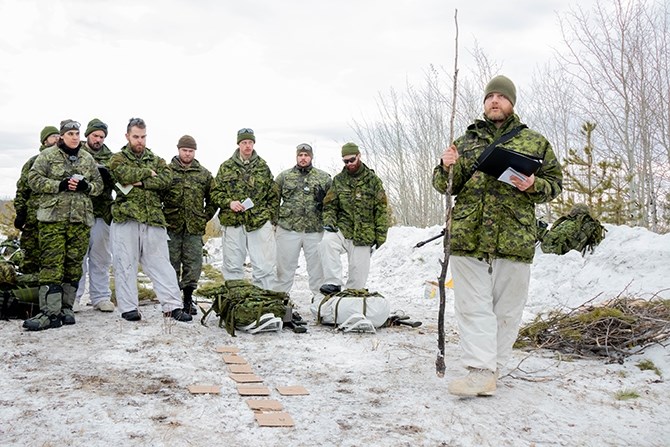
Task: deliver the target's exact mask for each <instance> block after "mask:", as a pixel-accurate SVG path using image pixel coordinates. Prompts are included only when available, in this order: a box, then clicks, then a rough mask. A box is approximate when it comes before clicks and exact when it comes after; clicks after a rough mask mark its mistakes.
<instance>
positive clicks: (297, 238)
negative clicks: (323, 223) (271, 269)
mask: <svg viewBox="0 0 670 447" xmlns="http://www.w3.org/2000/svg"><path fill="white" fill-rule="evenodd" d="M275 235H276V238H277V286H276V290H277V291H279V292H286V293H288V292H290V291H291V287H292V286H293V279H294V277H295V271H296V270H297V268H298V259H299V258H300V249H302V251H303V253H304V256H305V263H306V264H307V275H308V277H309V289H310V290H311V291H312V295H316V294H317V293H319V287H321V285H322V284H324V282H323V270H322V268H321V256H320V255H319V242H321V238H322V236H323V233H321V232H314V233H301V232H297V231H289V230H285V229H284V228H282V227H279V226H278V227H277V231H276V233H275Z"/></svg>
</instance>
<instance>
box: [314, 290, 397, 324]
mask: <svg viewBox="0 0 670 447" xmlns="http://www.w3.org/2000/svg"><path fill="white" fill-rule="evenodd" d="M311 311H312V313H313V314H314V315H315V316H316V321H317V323H320V324H334V325H337V326H339V325H340V324H342V323H344V322H345V321H347V319H348V318H349V317H351V316H352V315H354V314H363V315H364V316H365V318H367V319H368V320H370V321H371V322H372V324H373V325H374V327H377V328H378V327H381V326H383V325H384V323H386V320H388V318H389V315H390V314H391V304H390V303H389V302H388V300H387V299H386V298H384V297H383V296H382V295H381V294H380V293H378V292H368V290H367V289H345V290H343V291H341V292H339V293H336V294H334V295H326V296H325V297H323V299H322V300H321V302H314V303H312V307H311Z"/></svg>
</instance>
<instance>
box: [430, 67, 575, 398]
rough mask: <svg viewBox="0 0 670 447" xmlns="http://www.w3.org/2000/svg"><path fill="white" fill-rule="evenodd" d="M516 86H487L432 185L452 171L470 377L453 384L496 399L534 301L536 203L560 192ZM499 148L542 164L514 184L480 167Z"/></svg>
mask: <svg viewBox="0 0 670 447" xmlns="http://www.w3.org/2000/svg"><path fill="white" fill-rule="evenodd" d="M515 103H516V87H515V86H514V83H513V82H512V81H511V80H510V79H508V78H507V77H505V76H496V77H494V78H493V79H491V81H490V82H489V83H488V84H487V85H486V88H485V90H484V115H483V117H481V118H480V119H476V120H475V122H474V123H473V124H471V125H470V126H468V128H467V130H466V131H465V134H464V135H463V136H461V137H460V138H458V139H456V141H455V142H454V143H453V144H452V145H451V146H450V147H448V148H447V149H445V150H444V153H443V154H442V157H441V159H440V163H439V164H438V166H436V167H435V169H434V170H433V186H434V187H435V189H437V190H438V191H439V192H440V193H443V194H444V193H445V192H446V190H447V182H448V177H449V169H450V168H451V169H452V170H453V188H452V190H451V193H452V194H453V195H455V196H456V205H455V206H454V209H453V214H452V216H451V247H450V249H451V257H450V258H449V267H450V269H451V273H452V275H453V279H454V311H455V314H456V321H457V323H458V328H459V333H460V345H461V351H462V361H463V363H464V365H465V366H466V367H467V369H468V374H467V375H466V376H464V377H462V378H458V379H455V380H453V381H451V382H450V383H449V386H448V391H449V393H451V394H454V395H457V396H490V395H492V394H494V393H495V391H496V382H497V377H498V374H499V373H500V370H501V368H503V367H504V365H505V363H506V362H507V360H509V358H510V356H511V354H512V345H513V344H514V341H515V340H516V337H517V334H518V331H519V323H520V321H521V316H522V313H523V308H524V305H525V303H526V300H527V298H528V285H529V281H530V265H531V263H532V262H533V256H534V254H535V241H536V231H537V224H536V219H535V204H537V203H545V202H548V201H550V200H552V199H554V198H555V197H556V196H558V195H559V194H560V193H561V189H562V185H561V182H562V173H561V167H560V165H559V163H558V160H557V159H556V155H555V154H554V151H553V150H552V148H551V144H549V142H548V141H547V139H546V138H545V137H543V136H542V135H541V134H539V133H538V132H535V131H533V130H530V129H528V127H527V126H526V125H524V124H522V123H521V119H520V118H519V116H518V115H517V114H516V113H514V104H515ZM503 136H505V137H506V138H505V139H502V141H503V142H502V143H498V145H499V146H501V147H503V148H505V149H507V150H511V151H515V152H519V153H521V154H524V155H526V156H529V157H532V158H536V159H539V160H541V161H542V165H541V167H540V168H539V170H538V171H537V172H536V173H535V174H533V175H529V176H525V175H522V174H518V173H516V174H515V173H513V174H512V175H511V177H510V180H511V183H506V182H504V181H501V180H498V178H497V177H494V176H492V175H489V174H486V173H484V172H480V171H478V170H477V169H476V166H477V165H476V163H477V160H478V158H479V157H480V155H481V153H482V152H484V149H485V148H486V147H487V146H489V145H491V144H492V143H494V142H495V141H496V140H498V139H499V138H501V137H503Z"/></svg>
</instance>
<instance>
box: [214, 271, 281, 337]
mask: <svg viewBox="0 0 670 447" xmlns="http://www.w3.org/2000/svg"><path fill="white" fill-rule="evenodd" d="M203 295H205V296H207V297H210V298H212V299H213V301H212V307H211V308H210V309H209V310H208V311H207V312H206V313H205V314H204V315H203V317H202V320H201V322H202V323H203V324H204V322H205V319H206V318H207V316H208V315H209V313H210V312H214V313H215V314H216V316H217V317H219V327H224V326H225V328H226V331H228V333H229V334H230V335H232V336H233V337H234V336H235V328H236V327H240V326H246V325H248V324H251V323H253V322H258V321H259V320H260V317H261V316H262V315H264V314H267V313H272V314H274V315H275V316H276V317H280V318H283V317H284V314H285V313H286V306H287V305H289V304H290V303H289V296H288V294H286V293H284V292H273V291H272V290H265V289H262V288H260V287H256V286H254V285H253V284H250V283H249V282H247V281H245V280H229V281H226V282H225V283H224V284H223V285H222V286H221V287H218V288H216V289H214V290H212V291H209V292H207V293H203Z"/></svg>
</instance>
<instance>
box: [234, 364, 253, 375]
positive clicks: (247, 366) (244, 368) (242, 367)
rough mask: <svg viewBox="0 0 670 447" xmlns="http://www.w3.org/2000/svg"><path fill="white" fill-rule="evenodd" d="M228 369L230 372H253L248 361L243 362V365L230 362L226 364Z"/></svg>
mask: <svg viewBox="0 0 670 447" xmlns="http://www.w3.org/2000/svg"><path fill="white" fill-rule="evenodd" d="M228 371H230V372H231V373H232V374H251V373H253V372H254V371H253V370H252V369H251V365H250V364H248V363H245V364H244V365H235V364H233V363H231V364H230V365H228Z"/></svg>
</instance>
